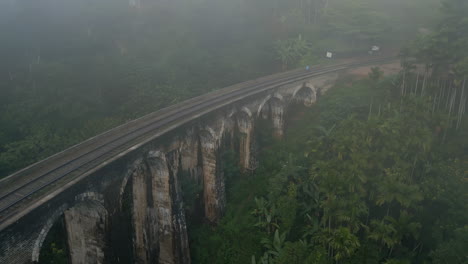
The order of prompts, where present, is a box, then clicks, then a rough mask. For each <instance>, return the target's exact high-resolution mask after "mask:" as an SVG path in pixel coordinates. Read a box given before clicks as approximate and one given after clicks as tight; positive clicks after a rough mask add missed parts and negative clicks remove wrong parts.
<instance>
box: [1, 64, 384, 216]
mask: <svg viewBox="0 0 468 264" xmlns="http://www.w3.org/2000/svg"><path fill="white" fill-rule="evenodd" d="M392 58H393V57H389V58H377V59H372V60H366V61H362V62H351V63H345V64H340V65H331V66H326V67H321V68H318V69H315V70H314V71H310V72H309V71H307V72H305V71H300V72H298V73H295V74H293V75H290V74H291V73H288V74H284V75H281V76H286V77H282V78H273V79H270V80H268V81H266V82H261V83H258V81H256V80H254V81H253V82H255V83H256V84H255V85H253V86H247V87H244V88H241V89H238V90H233V91H230V92H228V93H224V94H220V95H217V96H216V97H214V98H211V100H209V101H203V102H198V103H196V104H195V105H190V104H185V106H184V107H182V108H180V109H178V111H177V112H176V113H174V114H173V115H169V116H167V117H162V118H159V119H158V118H157V120H145V121H146V123H143V124H142V125H140V126H139V127H135V128H134V129H133V130H130V131H129V132H127V133H124V134H123V135H118V136H117V138H114V139H111V140H110V141H108V142H105V143H103V144H102V145H99V146H97V147H95V148H93V149H92V150H89V151H86V152H84V153H83V154H80V155H79V156H77V157H74V158H73V159H72V160H70V161H67V162H65V163H63V164H60V165H59V166H57V167H55V168H53V169H51V170H49V171H47V172H46V173H44V174H42V175H40V176H39V177H36V178H34V179H31V180H30V181H28V182H26V183H24V184H22V185H20V186H17V187H16V188H14V189H13V190H11V191H8V192H7V193H4V194H2V195H1V196H0V202H1V201H2V200H5V198H8V197H9V196H12V195H18V193H19V192H20V191H21V190H22V189H25V188H26V187H28V186H30V185H31V184H34V183H35V182H37V181H40V180H41V179H43V178H45V177H46V176H50V174H51V173H53V172H55V171H57V170H59V169H61V168H65V167H66V166H68V165H71V164H72V163H73V162H80V163H79V164H77V165H75V166H73V167H72V168H70V169H68V170H66V171H65V172H61V174H60V175H58V176H55V177H53V178H52V179H51V180H49V181H46V182H44V183H42V184H39V186H35V187H36V188H33V189H32V190H29V191H28V192H27V193H25V194H24V193H23V194H20V195H19V196H21V197H20V198H18V199H14V201H11V202H10V203H7V205H5V206H2V207H1V208H0V214H1V213H3V212H5V211H7V210H8V209H10V208H12V207H13V206H15V205H16V204H18V203H20V202H22V201H23V200H25V199H27V198H29V197H31V196H32V195H34V194H35V193H37V192H39V191H41V190H42V189H44V188H45V187H47V186H50V185H51V184H53V183H55V182H57V181H58V180H60V179H62V178H64V177H66V176H68V175H69V174H70V173H71V172H74V171H77V170H79V169H80V168H82V167H84V166H85V165H88V164H90V163H91V162H92V161H93V160H96V159H99V158H101V157H103V156H105V155H106V154H109V153H111V152H112V151H114V150H117V149H118V148H121V147H122V146H124V145H125V144H127V143H129V142H131V141H133V140H136V139H139V138H140V137H143V136H145V135H147V134H148V133H150V132H151V131H154V130H155V129H158V128H161V127H163V126H165V125H167V124H169V123H171V122H173V121H177V120H179V119H182V118H183V117H186V116H189V115H192V114H194V113H196V112H197V111H200V110H202V109H204V108H210V107H212V106H214V105H217V104H219V102H221V101H224V100H226V99H229V98H231V97H235V96H238V95H240V94H242V93H247V92H251V91H254V92H257V93H258V92H261V91H264V90H269V89H273V88H275V87H278V86H281V85H284V84H287V83H291V82H294V81H298V80H302V79H305V78H308V77H312V76H318V75H323V74H326V73H329V72H335V71H339V70H343V69H347V68H350V67H353V66H361V65H362V66H363V65H368V64H372V63H378V62H383V61H388V60H390V59H392ZM275 77H277V76H275ZM249 82H252V81H249ZM249 82H246V83H249ZM262 88H263V89H262ZM258 89H260V90H259V91H255V90H258ZM158 112H159V111H158ZM158 112H155V113H152V114H149V115H147V116H150V115H153V114H156V113H158ZM147 116H145V117H147ZM145 117H144V118H145ZM141 119H142V118H140V119H137V120H141ZM125 125H128V123H127V124H124V125H123V126H125ZM120 127H122V126H119V127H118V128H120ZM108 132H109V131H108ZM108 132H105V133H103V134H101V135H100V136H105V135H106V134H107V133H108ZM114 132H115V131H114ZM119 142H121V144H117V145H115V144H116V143H119ZM109 147H110V149H106V148H109ZM100 150H101V151H100ZM93 154H94V156H93ZM86 156H87V157H88V160H82V158H84V157H86ZM91 169H92V168H91Z"/></svg>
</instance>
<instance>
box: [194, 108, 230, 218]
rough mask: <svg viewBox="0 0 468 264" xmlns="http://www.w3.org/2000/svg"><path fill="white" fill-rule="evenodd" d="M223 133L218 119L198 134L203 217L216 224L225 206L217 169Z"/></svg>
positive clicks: (222, 127)
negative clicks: (201, 169)
mask: <svg viewBox="0 0 468 264" xmlns="http://www.w3.org/2000/svg"><path fill="white" fill-rule="evenodd" d="M224 132H225V131H224V120H223V118H221V117H220V118H217V120H216V121H215V122H213V124H212V125H211V126H206V127H204V128H203V129H201V130H200V134H199V136H200V144H201V154H202V157H201V158H202V166H203V200H204V204H205V217H206V219H207V220H208V221H210V222H211V223H216V222H217V221H218V220H219V219H220V218H221V216H222V215H223V212H224V206H225V199H226V197H225V186H224V184H225V183H224V176H223V175H222V171H221V168H220V167H219V159H220V157H219V147H220V144H221V140H222V137H223V134H224Z"/></svg>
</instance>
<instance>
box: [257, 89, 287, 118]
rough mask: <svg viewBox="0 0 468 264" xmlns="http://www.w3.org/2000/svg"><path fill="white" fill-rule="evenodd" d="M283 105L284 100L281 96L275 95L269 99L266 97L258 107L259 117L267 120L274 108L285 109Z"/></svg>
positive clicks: (269, 96)
mask: <svg viewBox="0 0 468 264" xmlns="http://www.w3.org/2000/svg"><path fill="white" fill-rule="evenodd" d="M283 105H284V98H283V96H282V95H281V94H277V93H275V94H273V95H268V96H267V97H265V99H263V100H262V102H261V103H260V105H259V106H258V110H257V117H263V118H266V117H268V115H269V112H271V109H272V107H277V106H281V107H283Z"/></svg>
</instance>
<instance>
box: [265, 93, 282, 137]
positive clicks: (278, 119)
mask: <svg viewBox="0 0 468 264" xmlns="http://www.w3.org/2000/svg"><path fill="white" fill-rule="evenodd" d="M269 103H270V111H271V120H272V121H273V136H274V137H276V138H282V137H283V134H284V114H285V113H284V112H285V105H284V100H283V99H282V97H280V96H276V97H272V98H271V99H270V101H269Z"/></svg>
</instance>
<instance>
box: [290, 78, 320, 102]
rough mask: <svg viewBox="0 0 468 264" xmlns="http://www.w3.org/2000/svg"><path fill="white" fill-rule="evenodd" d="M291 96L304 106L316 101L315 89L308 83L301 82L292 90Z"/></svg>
mask: <svg viewBox="0 0 468 264" xmlns="http://www.w3.org/2000/svg"><path fill="white" fill-rule="evenodd" d="M292 98H293V100H294V101H296V102H302V103H303V104H304V105H305V106H312V105H313V104H314V103H315V102H316V101H317V89H316V88H315V87H314V86H313V85H312V84H310V83H303V84H302V86H299V87H297V88H296V89H295V90H294V92H293V96H292Z"/></svg>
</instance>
